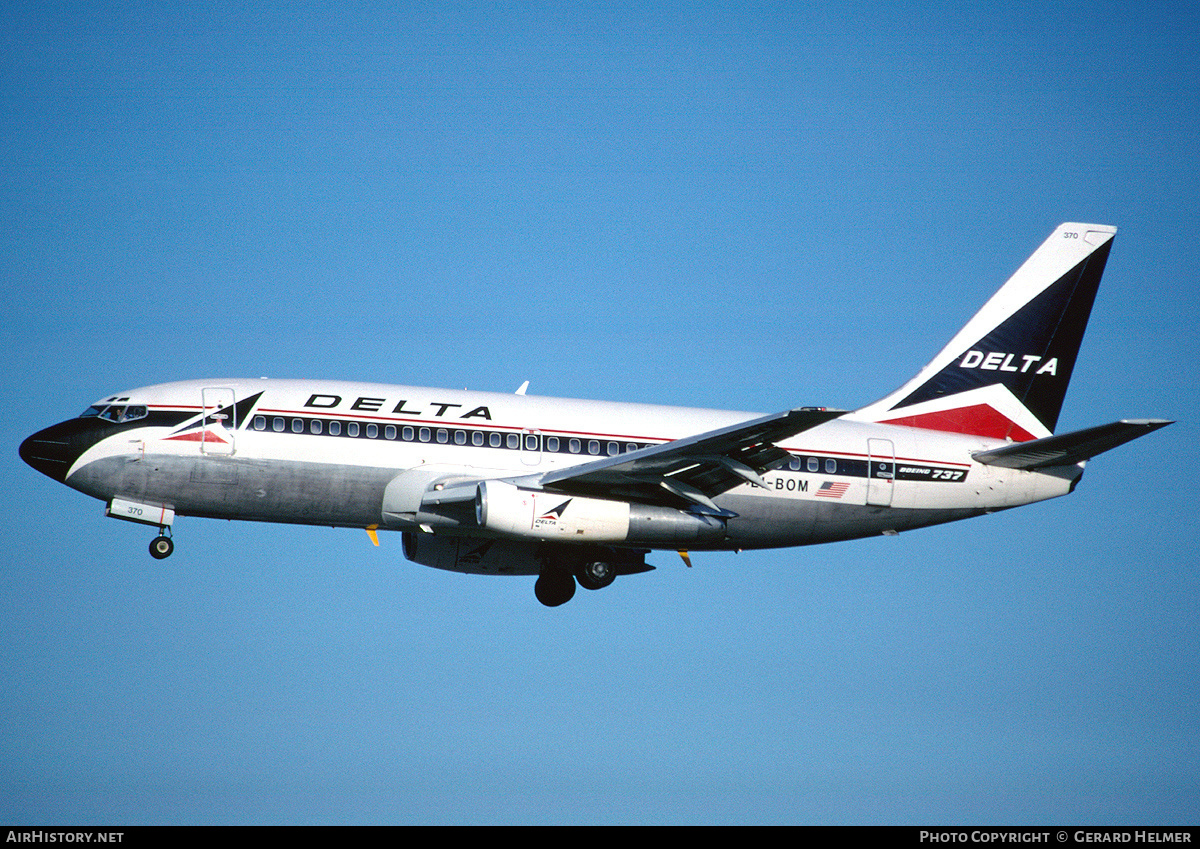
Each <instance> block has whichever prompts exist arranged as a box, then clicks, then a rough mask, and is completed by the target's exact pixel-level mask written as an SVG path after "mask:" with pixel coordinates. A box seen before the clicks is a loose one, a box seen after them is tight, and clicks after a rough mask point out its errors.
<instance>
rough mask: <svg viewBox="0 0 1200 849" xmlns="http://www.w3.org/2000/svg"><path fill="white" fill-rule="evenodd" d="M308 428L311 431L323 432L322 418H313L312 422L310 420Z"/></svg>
mask: <svg viewBox="0 0 1200 849" xmlns="http://www.w3.org/2000/svg"><path fill="white" fill-rule="evenodd" d="M308 430H309V432H310V433H320V432H321V420H320V419H313V420H312V421H311V422H309V423H308Z"/></svg>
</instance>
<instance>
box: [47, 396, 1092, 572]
mask: <svg viewBox="0 0 1200 849" xmlns="http://www.w3.org/2000/svg"><path fill="white" fill-rule="evenodd" d="M114 399H116V401H115V402H116V403H121V404H127V405H129V406H130V407H135V406H145V407H146V410H147V415H145V416H144V417H143V418H140V419H135V420H131V421H128V422H122V423H112V424H111V425H109V423H107V422H105V423H103V425H104V426H105V427H109V428H110V429H111V433H109V432H107V431H98V432H96V433H94V434H93V435H92V436H91V437H89V438H88V441H90V442H91V444H83V443H81V444H80V448H81V450H80V452H79V453H78V456H77V457H74V458H73V459H72V461H71V462H70V465H69V468H67V469H66V470H65V480H64V482H65V483H67V484H68V485H70V486H73V487H75V488H76V489H78V490H80V491H82V492H85V493H87V494H89V495H92V496H94V497H96V498H100V499H103V500H105V501H111V500H112V499H114V498H117V499H122V500H128V501H130V502H134V503H137V504H143V505H159V506H163V507H166V508H170V509H171V510H173V511H174V512H175V513H176V514H178V515H192V516H205V517H214V518H225V519H248V520H257V521H268V522H292V523H302V524H314V525H316V524H319V525H333V526H348V527H360V528H361V527H367V528H374V527H376V526H377V527H379V528H381V529H389V528H390V529H397V530H417V531H418V532H419V531H422V530H424V531H432V532H434V533H438V532H443V531H442V530H441V529H439V528H436V527H428V526H422V525H421V523H419V522H417V521H416V520H405V519H404V518H397V514H394V513H393V514H387V515H385V512H386V511H385V510H384V500H385V493H386V492H387V490H388V485H389V483H391V482H392V481H393V480H394V479H396V478H397V476H398V475H400V474H402V473H406V472H411V471H413V470H429V471H430V473H431V475H430V476H431V478H432V477H435V476H437V475H439V474H442V473H444V474H445V475H446V476H454V475H458V476H461V477H464V478H475V479H508V480H517V479H520V480H521V481H523V482H525V483H527V484H528V485H530V486H535V485H536V476H538V475H540V474H542V473H544V472H546V471H550V470H553V469H560V468H563V467H566V466H574V465H579V464H582V463H587V462H591V461H595V460H597V459H600V458H601V457H605V456H609V455H612V454H619V453H623V452H626V451H631V450H636V449H639V448H645V447H647V446H651V445H657V444H661V443H665V442H669V441H672V440H676V439H680V438H683V437H686V436H689V435H692V434H696V433H703V432H707V431H712V430H715V429H717V428H721V427H726V426H729V425H733V424H737V423H739V422H744V421H747V420H750V419H753V418H755V417H756V416H757V414H755V413H748V412H733V411H723V410H706V409H694V408H683V407H666V406H655V405H646V404H626V403H610V402H599V401H584V400H572V399H562V398H547V397H538V396H527V395H518V394H502V393H489V392H471V391H466V390H449V389H430V388H420V387H408V386H390V385H381V384H370V383H344V382H336V381H308V380H267V379H263V380H205V381H187V382H179V383H169V384H161V385H158V386H150V387H146V388H143V389H138V390H133V391H130V392H127V393H122V394H121V395H120V396H113V398H110V399H105V401H101V402H98V406H100V405H103V404H113V403H114ZM251 399H253V400H251ZM222 408H235V409H236V410H237V412H236V414H234V415H225V416H221V417H217V416H215V415H214V412H215V411H216V410H218V409H222ZM64 424H67V423H64ZM1003 444H1004V443H1003V442H1000V441H997V440H995V439H989V438H985V437H977V436H965V435H959V434H951V433H942V432H937V431H932V430H922V429H920V428H913V427H902V426H895V425H887V424H877V423H871V422H865V421H855V420H852V417H845V418H841V419H835V420H833V421H829V422H826V423H825V424H821V425H819V426H817V427H814V428H812V429H811V430H808V431H805V432H803V433H801V434H799V435H798V436H796V437H793V438H791V439H786V440H783V441H781V442H780V443H779V446H780V447H781V448H783V449H785V450H786V451H787V452H788V453H789V454H790V455H791V460H790V462H789V463H787V464H785V465H784V466H783V467H782V468H779V469H777V470H774V471H767V472H765V473H764V474H763V475H762V480H763V482H765V483H766V484H767V486H766V487H765V488H764V487H762V486H760V485H757V484H752V483H745V484H742V485H740V486H737V487H736V488H734V489H731V490H729V491H728V492H725V493H723V494H722V495H720V496H718V497H717V498H716V499H715V501H716V503H717V504H718V505H719V506H720V507H721V508H722V509H724V510H728V511H730V512H732V513H734V514H736V516H735V517H732V518H729V519H728V521H727V523H726V531H725V533H724V534H723V535H722V537H721V538H720V539H718V540H713V539H709V540H706V541H702V542H698V543H696V544H693V545H692V546H690V547H692V548H696V549H701V548H724V549H741V548H762V547H774V546H788V545H805V544H810V543H818V542H827V541H831V540H838V539H849V538H854V537H862V536H869V535H873V534H879V533H891V532H898V531H901V530H906V529H910V528H915V527H921V526H924V525H930V524H936V523H939V522H945V521H950V520H953V519H960V518H966V517H968V516H973V515H978V514H980V513H985V512H991V511H995V510H1000V509H1004V508H1008V507H1014V506H1017V505H1021V504H1027V503H1030V502H1033V501H1039V500H1043V499H1046V498H1053V497H1055V496H1059V495H1063V494H1066V493H1067V492H1069V491H1070V489H1071V488H1072V487H1073V485H1074V483H1075V481H1077V480H1078V478H1079V476H1080V475H1081V474H1082V464H1078V465H1074V466H1068V467H1062V468H1055V469H1046V470H1041V471H1037V472H1029V471H1020V470H1013V469H1005V468H1001V467H997V466H988V465H982V464H980V463H977V462H974V461H973V460H972V458H971V454H972V452H977V451H980V450H985V449H989V448H994V447H997V446H999V445H1003ZM454 533H455V534H456V535H467V536H471V535H474V536H488V535H489V533H488V532H487V531H485V530H475V531H473V530H471V529H470V528H462V527H459V528H457V529H455V531H454ZM578 533H579V537H578V538H577V539H576V538H572V539H567V540H565V541H567V542H589V541H592V540H591V539H590V538H588V537H587V535H586V533H585V532H584V531H578ZM525 535H526V536H530V535H531V534H525ZM532 536H533V537H536V533H532ZM604 541H605V542H610V541H611V540H604ZM644 547H655V546H644ZM664 547H674V546H664Z"/></svg>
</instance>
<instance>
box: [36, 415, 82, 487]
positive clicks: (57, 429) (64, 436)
mask: <svg viewBox="0 0 1200 849" xmlns="http://www.w3.org/2000/svg"><path fill="white" fill-rule="evenodd" d="M71 424H72V423H71V422H62V423H61V424H56V425H53V426H51V427H48V428H46V429H45V430H40V431H38V432H37V433H35V434H34V435H33V436H31V437H29V438H28V439H26V440H25V441H24V442H22V443H21V448H20V453H21V459H22V460H24V461H25V462H26V463H28V464H29V465H31V466H33V468H35V469H37V470H38V471H39V472H41V473H42V474H43V475H46V476H47V477H51V478H54V480H56V481H58V482H59V483H63V482H65V481H66V479H67V472H68V471H69V470H70V468H71V464H72V463H74V462H75V461H76V460H77V459H78V458H79V455H80V454H82V453H83V450H84V448H86V446H81V445H80V444H79V439H78V436H79V434H78V433H77V431H78V428H72V427H70V425H71Z"/></svg>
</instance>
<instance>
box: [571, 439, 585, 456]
mask: <svg viewBox="0 0 1200 849" xmlns="http://www.w3.org/2000/svg"><path fill="white" fill-rule="evenodd" d="M567 450H568V451H570V452H571V453H572V454H578V453H579V452H580V451H582V450H583V443H581V442H580V441H579V440H578V439H572V440H571V441H570V442H568V443H567Z"/></svg>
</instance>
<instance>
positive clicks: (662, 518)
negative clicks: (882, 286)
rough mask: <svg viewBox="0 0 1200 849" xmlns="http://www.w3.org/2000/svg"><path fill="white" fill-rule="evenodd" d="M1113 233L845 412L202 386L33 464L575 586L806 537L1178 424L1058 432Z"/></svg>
mask: <svg viewBox="0 0 1200 849" xmlns="http://www.w3.org/2000/svg"><path fill="white" fill-rule="evenodd" d="M1115 234H1116V228H1113V227H1107V226H1100V225H1092V224H1063V225H1062V226H1060V227H1059V228H1058V229H1057V230H1055V231H1054V233H1053V234H1052V235H1051V236H1050V238H1049V239H1047V240H1046V241H1045V243H1044V244H1043V245H1042V246H1041V247H1040V248H1038V250H1037V251H1036V252H1035V253H1034V254H1033V256H1032V257H1030V258H1029V259H1028V260H1027V261H1026V262H1025V264H1024V265H1022V266H1021V267H1020V268H1019V269H1018V270H1017V272H1016V273H1015V274H1014V275H1013V277H1012V278H1011V279H1010V280H1009V281H1008V282H1007V283H1006V284H1005V285H1004V286H1003V287H1002V288H1001V289H1000V291H999V292H997V293H996V294H995V295H994V296H993V297H992V298H991V300H989V301H988V302H987V304H986V305H985V306H984V307H983V309H982V310H980V312H979V313H978V314H977V315H976V316H975V317H974V318H972V319H971V320H970V321H969V322H968V323H967V325H966V326H965V327H964V328H963V329H962V330H961V331H959V333H958V334H957V335H956V336H954V338H953V339H952V340H951V341H950V343H949V344H948V345H947V346H946V347H945V348H943V349H942V351H941V353H939V354H938V355H937V356H936V357H934V359H933V360H932V361H931V362H930V363H929V364H928V365H927V366H925V368H924V369H922V370H921V371H920V373H918V374H917V376H916V377H914V378H913V379H912V380H910V381H909V382H908V383H906V384H904V385H903V386H901V387H900V388H899V389H898V390H896V391H895V392H893V393H892V394H890V395H888V396H887V397H885V398H883V399H882V400H879V401H876V402H875V403H873V404H869V405H867V406H866V407H863V408H862V409H859V410H855V411H852V412H849V411H842V410H830V409H825V408H823V407H797V408H794V409H789V410H785V411H783V412H780V413H776V414H774V415H767V416H763V415H757V414H753V413H741V412H727V411H720V410H704V409H690V408H679V407H664V406H651V405H644V404H619V403H603V402H597V401H578V400H567V399H559V398H541V397H533V396H529V395H526V394H524V389H525V387H524V386H522V387H521V389H520V390H518V391H517V392H516V393H514V394H499V393H487V392H468V391H456V390H449V389H426V388H416V387H408V386H387V385H379V384H368V383H341V382H333V381H326V380H320V381H316V380H266V379H263V380H194V381H187V382H181V383H168V384H162V385H158V386H150V387H146V388H144V389H134V390H130V391H127V392H120V393H118V394H116V395H110V396H108V397H106V398H104V399H102V400H100V401H97V402H96V403H95V404H93V405H92V406H90V407H88V409H87V410H86V411H84V413H83V414H82V415H81V416H80V417H79V418H75V419H70V420H68V421H65V422H62V423H60V424H56V425H54V426H52V427H49V428H47V429H45V430H43V431H41V432H39V433H36V434H34V435H33V436H31V437H29V438H28V439H26V440H25V441H24V443H22V445H21V457H22V458H23V459H24V460H25V461H26V462H27V463H28V464H29V465H31V466H33V468H35V469H37V470H38V471H40V472H43V473H44V474H46V475H49V476H50V477H52V478H54V479H55V480H57V481H61V482H62V483H65V484H67V485H68V486H70V487H73V488H74V489H77V490H79V491H80V492H84V493H86V494H88V495H91V496H93V497H95V498H98V499H100V500H102V501H104V502H105V504H106V505H107V506H106V512H107V515H109V516H112V517H114V518H118V519H127V520H130V521H133V522H141V523H144V524H147V525H151V526H154V527H157V528H158V536H157V537H156V538H155V539H154V540H153V542H151V544H150V553H151V554H152V555H153V556H154V557H157V558H164V557H167V556H168V555H170V554H171V551H172V550H173V548H174V543H173V541H172V536H171V529H172V525H173V523H174V520H175V517H176V516H204V517H210V518H218V519H249V520H255V521H262V522H292V523H299V524H309V525H332V526H337V527H353V528H364V529H366V530H367V532H368V533H369V534H370V537H371V539H372V541H374V542H375V544H376V545H378V535H377V531H378V530H394V531H399V532H400V533H401V536H402V540H403V549H404V553H405V555H406V556H407V557H408V558H409V559H410V560H413V561H415V562H417V563H421V564H424V565H426V566H434V567H437V568H439V569H450V570H454V571H458V572H469V573H479V574H502V575H536V576H538V577H537V580H536V582H535V585H534V590H535V593H536V595H537V597H538V599H539V600H540V601H541V602H542V603H544V604H547V605H550V606H554V605H558V604H562V603H564V602H566V601H568V600H570V598H571V597H572V596H573V595H574V594H575V587H576V583H577V582H578V584H579V585H582V586H583V587H585V588H587V589H599V588H601V587H605V586H607V585H609V584H610V583H612V581H613V580H614V579H615V578H616V577H617V576H618V575H630V574H635V573H638V572H644V571H647V570H649V569H652V568H653V567H652V566H650V565H648V564H647V563H646V560H645V558H646V555H647V554H648V553H649V552H650V551H651V550H654V549H667V550H674V551H678V552H680V554H681V555H682V556H683V558H684V560H685V562H687V561H688V552H689V551H694V550H733V549H752V548H770V547H780V546H794V545H811V544H813V543H820V542H831V541H834V540H845V539H852V538H857V537H866V536H871V535H875V534H889V535H890V534H896V533H899V532H900V531H906V530H909V529H912V528H919V527H923V526H926V525H933V524H937V523H940V522H949V521H953V520H956V519H965V518H968V517H970V516H978V515H980V514H983V513H991V512H994V511H996V510H1003V509H1007V508H1009V507H1016V506H1019V505H1022V504H1029V503H1032V502H1035V501H1041V500H1044V499H1047V498H1054V497H1056V496H1059V495H1065V494H1066V493H1068V492H1070V491H1071V490H1072V489H1074V487H1075V485H1076V484H1077V483H1078V482H1079V479H1080V477H1081V476H1082V474H1083V471H1084V465H1085V462H1086V461H1087V460H1088V459H1090V458H1091V457H1093V456H1095V455H1097V454H1099V453H1101V452H1103V451H1107V450H1109V449H1111V448H1114V447H1116V446H1118V445H1120V444H1122V443H1124V442H1127V441H1129V440H1131V439H1134V438H1136V437H1138V436H1142V435H1143V434H1146V433H1149V432H1151V431H1153V430H1156V429H1158V428H1160V427H1163V426H1164V425H1167V424H1170V422H1168V421H1163V420H1158V419H1142V420H1126V421H1118V422H1114V423H1112V424H1105V425H1100V426H1097V427H1092V428H1087V429H1086V430H1081V431H1075V432H1072V433H1064V434H1057V435H1056V434H1054V428H1055V424H1056V423H1057V421H1058V416H1059V411H1060V409H1061V408H1062V403H1063V397H1064V395H1065V393H1066V390H1067V383H1068V381H1069V380H1070V379H1071V372H1072V369H1073V368H1074V365H1075V358H1076V355H1077V353H1078V351H1079V345H1080V342H1081V341H1082V338H1083V332H1084V329H1085V327H1086V325H1087V320H1088V315H1089V313H1090V312H1091V308H1092V302H1093V299H1094V298H1095V295H1096V288H1097V286H1098V285H1099V283H1100V276H1101V274H1102V273H1103V271H1104V265H1105V262H1106V261H1107V259H1108V253H1109V250H1110V248H1111V247H1112V242H1113V237H1114V236H1115Z"/></svg>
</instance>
